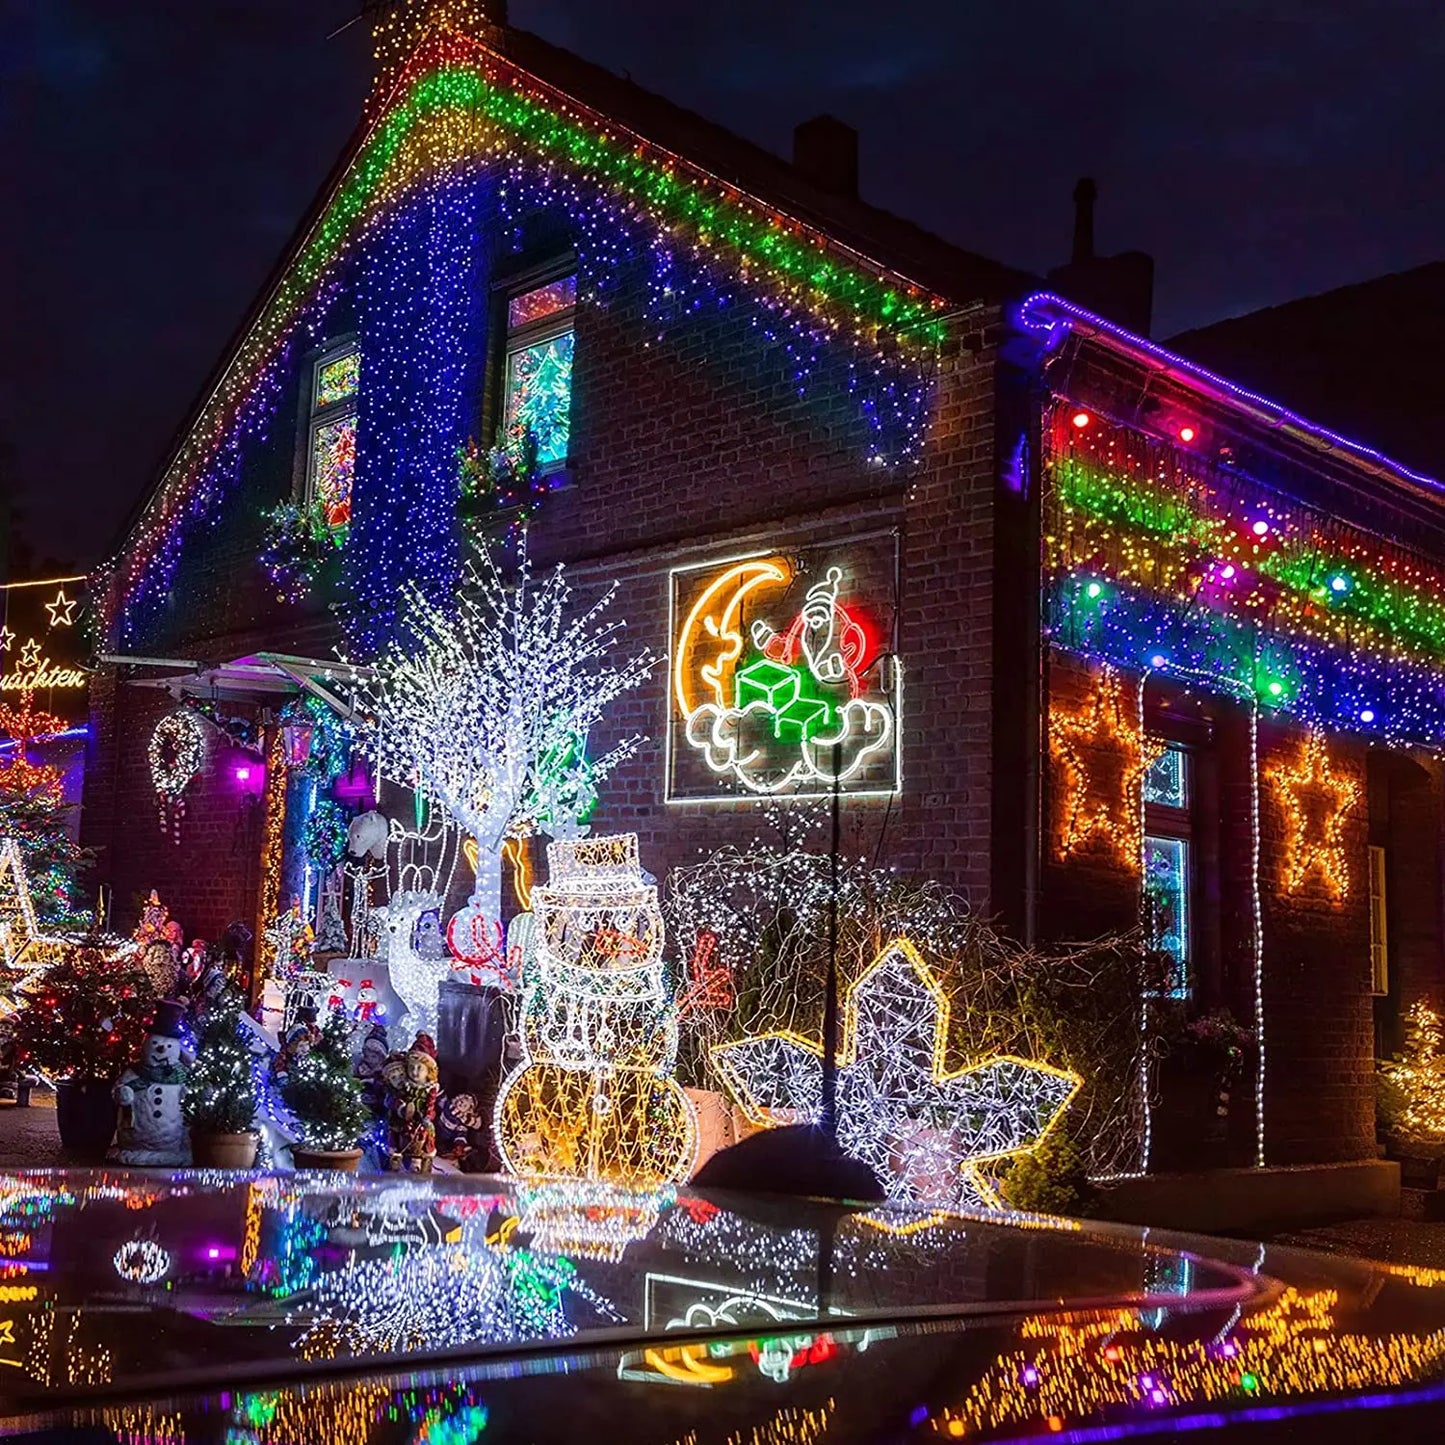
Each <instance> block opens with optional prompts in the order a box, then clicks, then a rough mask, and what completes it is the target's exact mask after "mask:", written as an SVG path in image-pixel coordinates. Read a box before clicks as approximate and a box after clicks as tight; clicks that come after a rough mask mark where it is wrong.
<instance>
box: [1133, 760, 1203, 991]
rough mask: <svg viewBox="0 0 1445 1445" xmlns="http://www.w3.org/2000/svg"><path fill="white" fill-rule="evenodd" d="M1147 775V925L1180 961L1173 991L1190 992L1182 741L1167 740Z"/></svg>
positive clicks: (1188, 763) (1187, 788) (1188, 807)
mask: <svg viewBox="0 0 1445 1445" xmlns="http://www.w3.org/2000/svg"><path fill="white" fill-rule="evenodd" d="M1162 746H1163V751H1162V752H1161V753H1160V754H1159V756H1158V757H1157V758H1155V760H1154V761H1153V763H1151V764H1150V766H1149V770H1148V772H1147V773H1145V775H1144V930H1145V933H1146V934H1147V935H1148V937H1149V940H1150V943H1151V945H1152V946H1153V947H1154V948H1156V949H1158V950H1159V951H1160V952H1161V953H1163V954H1166V955H1167V956H1168V957H1169V958H1170V959H1171V960H1172V961H1173V964H1174V968H1173V976H1172V978H1171V980H1170V983H1169V987H1168V989H1167V992H1168V993H1169V995H1170V996H1171V997H1174V998H1183V997H1184V996H1185V995H1186V994H1187V993H1188V992H1189V973H1190V963H1191V961H1192V948H1193V942H1194V920H1193V907H1192V902H1191V895H1192V893H1193V884H1194V856H1193V853H1194V839H1193V833H1194V829H1193V818H1192V803H1193V799H1192V797H1191V794H1192V791H1193V789H1192V787H1191V778H1190V774H1191V772H1192V764H1193V761H1194V760H1193V758H1192V757H1191V756H1190V753H1189V750H1188V749H1187V748H1186V747H1184V746H1183V744H1181V743H1175V742H1164V743H1163V745H1162Z"/></svg>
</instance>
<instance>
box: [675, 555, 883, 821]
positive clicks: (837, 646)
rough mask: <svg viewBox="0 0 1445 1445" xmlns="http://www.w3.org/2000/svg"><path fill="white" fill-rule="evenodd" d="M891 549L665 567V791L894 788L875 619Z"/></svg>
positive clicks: (682, 795)
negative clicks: (668, 572)
mask: <svg viewBox="0 0 1445 1445" xmlns="http://www.w3.org/2000/svg"><path fill="white" fill-rule="evenodd" d="M880 540H881V541H884V542H885V543H886V544H888V545H886V546H885V547H882V548H880V547H879V546H878V545H877V543H878V541H880ZM894 548H896V541H895V540H894V539H893V538H891V537H888V538H883V539H876V538H875V539H872V545H871V546H870V545H869V544H868V543H866V542H864V543H859V544H857V545H856V546H850V548H849V549H848V551H847V553H846V554H843V553H841V552H840V553H839V554H837V555H836V556H825V557H823V558H821V559H818V562H819V563H820V565H815V564H814V559H813V558H811V557H810V558H807V559H805V561H804V562H795V561H794V560H792V559H791V558H788V557H784V556H781V555H777V554H771V555H762V556H755V557H745V558H734V559H731V560H728V561H725V562H716V563H706V564H703V565H701V566H694V567H685V568H679V569H677V570H675V571H674V572H673V574H672V619H673V622H672V629H671V632H672V675H671V687H670V689H669V692H670V709H669V726H668V747H667V758H668V764H667V765H668V800H669V801H670V802H683V801H686V802H696V801H723V800H725V799H726V800H730V799H733V798H737V797H748V796H759V797H766V796H774V797H775V796H798V795H802V796H819V795H823V794H827V793H829V792H831V791H832V790H833V788H834V786H835V785H836V786H838V787H840V788H841V789H842V790H843V791H845V792H848V793H850V794H854V795H857V794H863V795H868V794H886V793H894V792H897V791H898V790H899V788H900V786H901V774H900V758H899V748H898V739H899V729H900V724H901V707H902V675H901V669H900V667H899V665H898V662H897V659H896V658H894V657H892V656H891V655H886V656H885V649H884V648H883V646H882V645H881V642H880V634H879V632H878V630H877V626H876V620H875V619H876V617H877V615H878V606H877V602H878V599H879V594H880V592H881V588H882V585H884V584H885V583H888V579H891V576H892V569H893V555H894V554H893V549H894ZM885 554H886V555H885ZM883 595H885V596H886V594H883ZM835 774H836V776H835Z"/></svg>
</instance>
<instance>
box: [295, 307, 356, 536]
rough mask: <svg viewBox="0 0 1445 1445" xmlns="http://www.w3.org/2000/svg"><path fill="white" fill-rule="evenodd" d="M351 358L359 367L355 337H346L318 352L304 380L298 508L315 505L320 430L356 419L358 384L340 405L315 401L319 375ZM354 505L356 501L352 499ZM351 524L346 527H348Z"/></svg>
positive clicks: (317, 394) (354, 483)
mask: <svg viewBox="0 0 1445 1445" xmlns="http://www.w3.org/2000/svg"><path fill="white" fill-rule="evenodd" d="M352 354H354V355H355V356H356V357H357V359H358V374H359V363H360V358H361V344H360V342H359V340H358V339H357V337H355V336H354V335H352V336H345V337H342V338H340V339H339V340H337V341H334V342H331V343H330V344H329V345H327V346H325V347H323V348H322V349H321V350H320V351H318V352H317V353H316V354H315V356H313V357H312V360H311V369H310V375H309V376H308V378H307V386H306V412H305V416H306V420H305V425H304V428H303V432H302V435H303V439H304V440H303V445H304V446H305V465H304V468H303V470H302V478H301V504H302V506H304V507H307V508H309V507H312V506H314V505H315V504H316V501H317V496H316V438H317V434H318V433H319V432H320V430H321V428H322V427H324V426H330V425H332V424H333V423H335V422H338V421H347V420H353V419H355V417H356V415H357V411H358V403H359V402H360V399H361V398H360V382H359V380H358V383H357V386H358V390H357V391H356V392H354V393H353V394H352V395H351V396H347V397H343V398H341V400H339V401H333V402H328V403H326V404H325V405H322V404H321V402H320V401H319V400H318V396H319V393H320V390H321V373H322V371H323V370H324V369H325V368H326V367H328V366H330V365H332V364H333V363H335V362H337V361H339V360H340V359H341V358H342V357H344V356H348V355H352ZM355 485H356V481H355V478H354V477H353V478H352V488H353V491H354V490H355ZM352 500H353V502H354V501H355V498H354V496H353V498H352ZM349 525H350V524H349V523H348V526H349Z"/></svg>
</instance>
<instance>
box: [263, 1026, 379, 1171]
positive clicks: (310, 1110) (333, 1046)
mask: <svg viewBox="0 0 1445 1445" xmlns="http://www.w3.org/2000/svg"><path fill="white" fill-rule="evenodd" d="M281 1098H282V1100H283V1102H284V1103H285V1104H286V1107H287V1108H288V1109H290V1110H291V1112H292V1113H293V1114H294V1115H295V1116H296V1119H297V1122H298V1123H299V1124H300V1128H301V1138H300V1140H299V1143H300V1144H301V1147H302V1148H304V1149H314V1150H339V1149H354V1148H355V1147H356V1144H357V1141H358V1140H359V1139H360V1138H361V1136H362V1133H363V1132H364V1131H365V1129H366V1126H367V1125H368V1124H369V1123H370V1122H371V1111H370V1110H369V1109H368V1108H367V1107H366V1101H365V1100H364V1099H363V1098H362V1094H361V1082H360V1080H358V1079H357V1077H356V1075H355V1074H354V1073H353V1072H352V1067H351V1047H350V1030H349V1025H348V1024H347V1022H346V1019H345V1017H344V1016H343V1015H341V1014H340V1013H333V1014H332V1015H331V1016H330V1017H329V1018H328V1019H327V1020H326V1022H325V1023H324V1024H323V1025H322V1026H321V1031H320V1038H319V1039H317V1041H316V1043H315V1044H313V1045H312V1047H311V1048H310V1049H309V1050H307V1051H306V1052H305V1053H304V1054H302V1055H301V1056H300V1057H298V1058H296V1059H295V1060H293V1062H292V1063H291V1065H290V1067H289V1069H288V1070H287V1073H286V1078H285V1081H284V1082H283V1083H282V1085H281Z"/></svg>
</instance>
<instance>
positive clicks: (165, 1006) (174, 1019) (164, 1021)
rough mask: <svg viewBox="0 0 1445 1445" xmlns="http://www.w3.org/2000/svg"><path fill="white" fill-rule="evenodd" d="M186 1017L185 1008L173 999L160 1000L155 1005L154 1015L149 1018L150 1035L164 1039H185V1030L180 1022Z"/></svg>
mask: <svg viewBox="0 0 1445 1445" xmlns="http://www.w3.org/2000/svg"><path fill="white" fill-rule="evenodd" d="M185 1016H186V1006H185V1005H184V1004H182V1003H177V1002H176V1001H175V999H171V998H166V999H162V1000H161V1001H160V1002H159V1003H158V1004H157V1005H156V1011H155V1014H154V1015H153V1016H152V1018H151V1027H150V1031H151V1033H152V1034H159V1035H160V1036H161V1037H162V1038H166V1039H181V1038H184V1037H185V1030H184V1028H183V1027H182V1020H184V1018H185Z"/></svg>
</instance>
